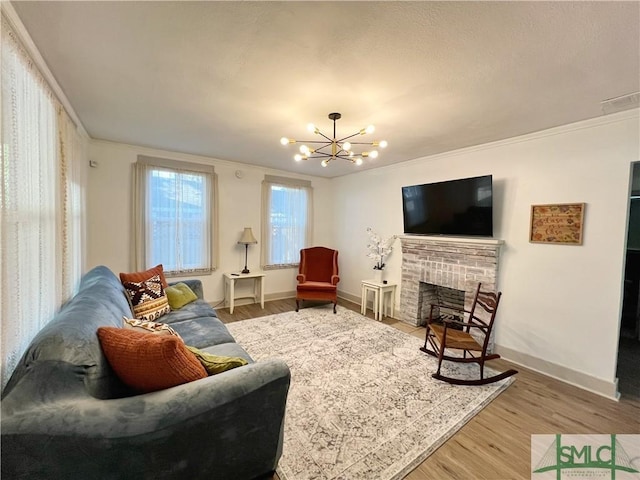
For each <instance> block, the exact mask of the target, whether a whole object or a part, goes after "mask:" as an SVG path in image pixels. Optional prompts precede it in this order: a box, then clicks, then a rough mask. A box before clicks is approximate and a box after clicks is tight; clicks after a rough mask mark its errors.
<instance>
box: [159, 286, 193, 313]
mask: <svg viewBox="0 0 640 480" xmlns="http://www.w3.org/2000/svg"><path fill="white" fill-rule="evenodd" d="M164 293H165V294H166V295H167V299H168V300H169V306H170V307H171V310H178V309H179V308H182V307H184V306H185V305H186V304H187V303H191V302H193V301H195V300H197V299H198V296H197V295H196V294H195V293H193V290H191V289H190V288H189V286H188V285H187V284H186V283H182V282H180V283H176V284H175V285H171V286H169V287H167V288H165V289H164Z"/></svg>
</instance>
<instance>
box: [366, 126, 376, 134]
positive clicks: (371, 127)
mask: <svg viewBox="0 0 640 480" xmlns="http://www.w3.org/2000/svg"><path fill="white" fill-rule="evenodd" d="M375 130H376V127H374V126H373V125H369V126H368V127H367V128H365V130H364V131H365V132H366V133H373V132H375Z"/></svg>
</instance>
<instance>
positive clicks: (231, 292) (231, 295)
mask: <svg viewBox="0 0 640 480" xmlns="http://www.w3.org/2000/svg"><path fill="white" fill-rule="evenodd" d="M264 277H265V274H264V272H256V273H235V272H234V273H225V274H224V299H225V305H226V304H228V305H229V313H233V307H234V301H235V299H236V298H253V301H254V302H258V296H259V297H260V306H261V307H262V308H264ZM249 278H250V279H253V295H245V296H242V297H236V294H235V287H236V281H238V280H245V279H249Z"/></svg>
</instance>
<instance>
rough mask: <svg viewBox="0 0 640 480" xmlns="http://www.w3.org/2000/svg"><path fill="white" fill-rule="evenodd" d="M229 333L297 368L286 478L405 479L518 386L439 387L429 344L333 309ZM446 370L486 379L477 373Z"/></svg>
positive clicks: (257, 352) (233, 327)
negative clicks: (424, 349)
mask: <svg viewBox="0 0 640 480" xmlns="http://www.w3.org/2000/svg"><path fill="white" fill-rule="evenodd" d="M227 327H228V328H229V330H230V331H231V334H232V335H233V336H234V337H235V339H236V340H237V342H238V343H239V344H240V345H242V346H243V347H244V348H245V349H246V350H247V352H249V354H250V355H251V356H252V357H253V358H254V359H255V360H256V361H260V360H264V359H266V358H270V357H280V358H282V359H284V360H285V361H286V362H287V364H288V365H289V368H290V369H291V387H290V390H289V397H288V400H287V412H286V417H285V434H284V448H283V454H282V458H281V459H280V464H279V466H278V475H279V476H280V479H281V480H306V479H316V480H329V479H331V480H337V479H341V480H359V479H362V480H364V479H366V480H373V479H380V480H391V479H400V478H403V477H404V476H405V475H407V474H408V473H409V472H410V471H411V470H413V469H414V468H415V467H417V466H418V465H419V464H420V463H422V461H424V459H425V458H427V457H428V456H429V455H430V454H431V453H432V452H433V451H435V450H436V449H437V448H438V447H439V446H440V445H442V443H444V442H445V441H446V440H447V439H448V438H449V437H451V436H452V435H453V434H454V433H455V432H456V431H457V430H458V429H460V428H461V427H462V426H463V425H464V424H465V423H466V422H467V421H469V420H470V419H471V418H472V417H473V416H474V415H475V414H476V413H478V412H479V411H480V410H481V409H482V408H483V407H484V406H486V405H487V404H488V403H489V402H490V401H491V400H492V399H493V398H495V397H496V396H497V395H498V394H499V393H500V392H501V391H503V390H504V389H505V388H507V386H508V385H509V384H510V383H511V381H513V378H507V379H505V380H503V381H501V382H497V383H494V384H491V385H485V386H473V387H469V386H453V385H449V384H447V383H443V382H439V381H437V380H434V379H433V378H431V373H433V372H434V371H435V370H436V367H437V362H436V360H435V359H434V358H432V357H430V356H428V355H425V354H424V353H422V352H420V351H419V350H418V348H419V347H420V346H422V344H423V341H422V340H420V339H419V338H417V337H414V336H411V335H408V334H406V333H403V332H400V331H399V330H396V329H395V328H393V327H390V326H388V325H384V324H382V323H380V322H376V321H374V320H371V319H368V318H366V317H363V316H362V315H360V314H358V313H356V312H353V311H351V310H348V309H345V308H341V307H338V313H337V314H336V315H334V314H333V312H332V309H331V305H327V306H322V307H314V308H306V309H301V310H300V312H298V313H296V312H287V313H280V314H277V315H270V316H267V317H261V318H255V319H251V320H244V321H240V322H234V323H229V324H227ZM446 363H448V364H450V365H451V362H446ZM443 373H445V370H444V368H443ZM446 373H448V374H454V375H458V376H464V375H469V376H476V377H477V367H476V366H472V365H464V364H453V366H448V370H447V371H446ZM489 373H490V372H489Z"/></svg>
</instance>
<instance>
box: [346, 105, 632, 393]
mask: <svg viewBox="0 0 640 480" xmlns="http://www.w3.org/2000/svg"><path fill="white" fill-rule="evenodd" d="M638 131H639V125H638V111H637V110H634V111H631V112H623V113H621V114H617V115H610V116H607V117H603V118H601V119H596V120H591V121H586V122H580V123H577V124H572V125H568V126H564V127H559V128H556V129H551V130H547V131H544V132H539V133H536V134H531V135H528V136H524V137H519V138H515V139H511V140H508V141H503V142H497V143H494V144H488V145H484V146H481V147H474V148H469V149H464V150H460V151H456V152H450V153H448V154H444V155H437V156H433V157H427V158H422V159H418V160H414V161H410V162H406V163H403V164H400V165H394V166H389V167H384V168H380V169H376V170H369V171H364V172H360V173H355V174H352V175H348V176H345V177H341V178H338V179H335V180H334V183H335V185H334V194H335V197H336V198H335V202H336V205H340V208H339V209H337V210H336V212H335V216H336V218H335V234H336V241H335V243H336V245H337V247H338V248H339V250H340V259H341V261H340V268H341V278H342V280H341V283H340V288H341V290H342V291H343V292H344V293H346V294H350V295H354V296H358V297H359V292H360V281H361V280H362V279H364V278H369V277H371V276H372V271H371V268H372V266H373V264H372V261H370V260H369V259H367V258H366V257H365V254H366V245H367V235H366V232H365V229H366V227H367V226H371V227H373V229H374V230H375V231H377V232H378V233H380V234H381V235H382V236H385V237H386V236H388V235H392V234H402V233H403V224H402V199H401V187H402V186H405V185H415V184H420V183H430V182H436V181H442V180H450V179H455V178H463V177H471V176H476V175H484V174H492V175H493V180H494V195H495V196H494V236H495V237H496V238H500V239H503V240H504V241H505V246H504V249H503V251H502V254H501V259H500V262H501V266H500V275H499V289H500V290H502V292H503V299H502V301H501V305H500V311H499V312H498V319H497V324H496V329H497V330H496V343H497V345H499V350H501V351H502V353H503V355H504V356H505V357H511V358H512V359H513V360H515V361H517V362H520V363H523V364H525V365H529V366H531V367H533V368H536V369H538V370H542V371H545V372H546V373H549V374H552V375H554V376H558V377H560V378H564V379H565V380H568V381H571V382H574V383H577V384H580V385H582V386H583V387H586V388H590V389H592V390H595V391H599V392H600V393H602V394H604V395H608V396H614V395H615V391H616V389H615V387H616V384H615V369H616V362H617V345H618V331H619V322H620V314H621V302H622V282H623V265H624V248H625V241H626V221H627V211H628V194H629V184H630V173H631V167H630V164H631V162H634V161H638V160H640V155H639V152H638V145H639V143H640V139H639V133H638ZM390 148H392V146H390ZM569 202H585V203H586V204H587V205H586V214H585V228H584V236H583V239H584V242H583V245H582V246H565V245H543V244H532V243H529V240H528V235H529V219H530V209H531V205H532V204H545V203H569ZM395 247H396V249H395V250H394V252H393V253H392V254H391V256H390V258H389V262H388V269H389V271H388V272H387V276H388V278H389V279H390V280H393V281H396V282H398V283H400V266H401V262H402V253H401V250H400V242H399V241H397V242H396V244H395ZM397 299H398V300H399V294H398V295H397Z"/></svg>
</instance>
